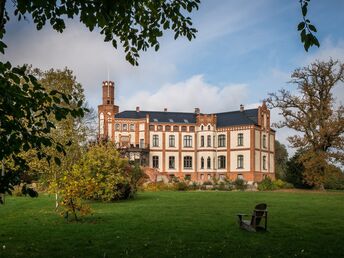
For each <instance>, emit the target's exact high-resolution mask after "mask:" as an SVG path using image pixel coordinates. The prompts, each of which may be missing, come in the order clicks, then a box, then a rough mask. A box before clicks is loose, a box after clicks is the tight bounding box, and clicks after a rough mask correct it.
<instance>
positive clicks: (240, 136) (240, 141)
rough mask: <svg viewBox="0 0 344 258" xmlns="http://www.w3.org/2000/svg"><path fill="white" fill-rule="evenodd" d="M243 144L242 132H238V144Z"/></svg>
mask: <svg viewBox="0 0 344 258" xmlns="http://www.w3.org/2000/svg"><path fill="white" fill-rule="evenodd" d="M243 145H244V134H242V133H238V146H243Z"/></svg>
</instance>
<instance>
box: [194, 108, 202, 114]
mask: <svg viewBox="0 0 344 258" xmlns="http://www.w3.org/2000/svg"><path fill="white" fill-rule="evenodd" d="M200 112H201V110H200V109H199V108H198V107H196V108H195V114H197V115H198V114H199V113H200Z"/></svg>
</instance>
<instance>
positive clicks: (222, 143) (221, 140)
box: [218, 134, 226, 147]
mask: <svg viewBox="0 0 344 258" xmlns="http://www.w3.org/2000/svg"><path fill="white" fill-rule="evenodd" d="M218 141H219V143H218V145H219V147H226V135H224V134H221V135H219V139H218Z"/></svg>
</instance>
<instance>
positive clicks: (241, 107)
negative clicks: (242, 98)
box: [240, 104, 244, 112]
mask: <svg viewBox="0 0 344 258" xmlns="http://www.w3.org/2000/svg"><path fill="white" fill-rule="evenodd" d="M243 111H244V105H243V104H240V112H243Z"/></svg>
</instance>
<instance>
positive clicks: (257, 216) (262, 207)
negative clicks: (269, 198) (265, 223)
mask: <svg viewBox="0 0 344 258" xmlns="http://www.w3.org/2000/svg"><path fill="white" fill-rule="evenodd" d="M266 211H267V205H266V204H265V203H260V204H257V205H256V207H254V211H253V214H252V219H251V226H253V225H255V226H258V225H259V223H260V221H261V220H262V218H263V217H264V216H266Z"/></svg>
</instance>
